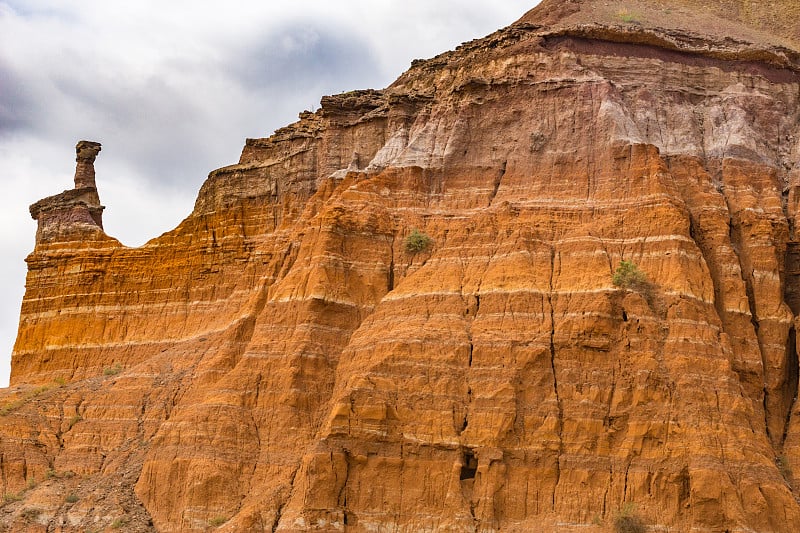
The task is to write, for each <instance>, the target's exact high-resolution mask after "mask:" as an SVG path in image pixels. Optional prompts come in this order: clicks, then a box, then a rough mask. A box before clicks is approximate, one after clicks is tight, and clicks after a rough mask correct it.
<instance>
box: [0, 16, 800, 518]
mask: <svg viewBox="0 0 800 533" xmlns="http://www.w3.org/2000/svg"><path fill="white" fill-rule="evenodd" d="M551 3H552V2H551ZM611 3H612V4H613V2H611ZM545 4H546V5H545V6H544V7H543V8H540V9H539V11H534V12H532V13H529V14H528V15H526V17H524V18H523V19H522V20H521V21H520V22H518V23H517V24H515V25H512V26H511V27H509V28H506V29H504V30H500V31H498V32H497V33H495V34H493V35H491V36H489V37H487V38H484V39H480V40H477V41H473V42H471V43H467V44H465V45H463V46H461V47H460V48H459V49H457V50H456V51H454V52H449V53H446V54H443V55H441V56H438V57H436V58H434V59H431V60H429V61H419V62H415V63H414V64H413V65H412V68H411V69H410V70H409V71H408V72H407V73H405V74H404V75H403V76H401V77H400V78H399V79H398V81H397V82H395V83H394V84H393V85H392V86H390V87H389V88H387V89H385V90H383V91H355V92H352V93H345V94H341V95H337V96H330V97H325V98H323V100H322V106H321V109H320V110H319V111H317V112H315V113H304V114H302V115H301V117H300V120H299V122H297V123H295V124H293V125H291V126H289V127H287V128H284V129H282V130H279V131H278V132H276V133H275V134H274V135H273V136H272V137H270V138H268V139H249V140H248V141H247V143H246V145H245V147H244V150H243V152H242V157H241V159H240V161H239V163H238V164H236V165H232V166H230V167H225V168H222V169H219V170H216V171H214V172H212V173H211V175H210V176H209V178H208V180H207V182H206V183H205V184H204V186H203V188H202V189H201V191H200V193H199V195H198V199H197V203H196V205H195V209H194V211H193V212H192V214H191V215H190V216H189V217H188V218H187V219H186V220H184V222H183V223H181V225H180V226H178V227H177V228H176V229H175V230H173V231H171V232H169V233H166V234H164V235H162V236H161V237H159V238H157V239H154V240H152V241H150V242H148V243H147V244H146V245H144V246H143V247H141V248H137V249H131V248H126V247H123V246H122V245H120V244H119V243H118V242H117V241H116V240H114V239H112V238H110V237H107V236H106V235H105V234H104V233H103V232H102V227H101V224H100V221H99V218H98V219H97V220H95V219H93V218H92V217H91V216H89V218H86V217H85V216H72V215H70V213H73V212H77V211H80V212H81V213H84V212H85V213H90V212H96V213H99V211H97V209H99V208H100V207H99V199H97V200H96V201H95V199H96V198H97V190H96V188H94V187H95V185H94V184H93V183H88V181H87V179H86V178H85V176H88V169H87V168H86V167H81V162H80V160H79V168H78V173H76V189H75V191H77V192H75V191H67V192H65V193H63V194H62V195H59V196H57V197H52V198H50V199H46V200H43V201H42V202H39V203H38V204H36V206H38V207H37V208H36V209H32V214H33V215H34V217H35V218H37V220H38V222H39V231H38V233H37V244H36V249H35V250H34V252H33V253H32V254H31V255H30V257H29V258H28V264H29V275H28V282H27V292H26V295H25V300H24V302H23V307H22V315H21V320H20V330H19V336H18V339H17V344H16V347H15V352H14V359H13V369H12V388H11V389H9V390H7V391H3V392H2V393H0V400H1V401H2V402H3V404H2V410H1V411H0V415H2V416H0V473H2V476H1V477H0V489H2V491H3V492H4V493H5V494H6V503H5V507H4V508H3V509H2V510H1V511H2V514H0V522H2V524H3V525H4V526H6V528H7V529H9V530H13V531H20V530H30V531H37V530H41V531H45V530H56V531H79V530H83V528H85V527H87V526H88V525H95V526H97V525H100V526H107V527H113V526H115V524H127V525H126V527H128V528H130V529H131V530H150V529H157V530H158V531H165V532H168V531H202V530H205V529H207V528H210V527H219V529H220V530H226V531H308V530H319V531H334V530H344V531H409V532H410V531H504V532H505V531H609V530H612V529H613V528H614V527H615V525H614V524H615V521H617V520H621V519H630V520H631V521H635V520H640V521H641V522H642V523H644V524H647V525H648V526H652V527H654V528H657V529H658V528H661V529H658V530H662V529H663V530H666V528H672V529H671V530H676V531H689V530H692V531H709V532H711V531H726V530H727V531H775V532H787V533H788V532H792V531H798V530H800V505H798V500H797V496H800V493H799V492H798V490H800V485H798V483H799V482H800V476H797V477H796V476H795V474H794V472H798V473H800V406H798V405H797V402H796V396H797V387H798V356H797V348H796V341H795V339H796V334H795V329H796V327H797V313H798V312H800V244H799V243H798V242H796V240H795V239H796V237H795V219H796V217H797V205H798V190H799V189H798V187H800V168H798V161H800V146H798V141H799V140H800V131H798V129H799V128H800V120H798V119H799V118H800V116H799V115H798V113H800V101H799V100H800V64H798V62H797V58H798V55H797V52H794V51H793V50H794V48H792V46H793V45H792V44H791V43H792V42H793V41H792V39H793V38H794V37H795V34H793V33H792V31H793V30H791V28H790V29H789V30H786V31H785V32H783V33H782V34H780V36H779V37H776V39H777V40H776V41H760V40H758V39H756V38H753V40H751V41H748V40H746V37H747V36H748V34H747V31H745V30H746V28H750V27H751V26H748V25H747V23H749V22H750V21H749V19H747V18H746V17H745V18H741V17H740V20H739V22H736V25H733V22H730V24H732V25H733V26H731V27H732V28H733V29H734V30H735V31H736V35H737V38H736V39H728V40H720V39H717V38H715V37H714V36H713V35H712V36H710V37H706V38H705V39H706V40H705V41H702V42H701V41H698V38H697V35H696V34H695V33H689V32H686V31H683V30H681V29H680V27H677V26H675V25H673V26H669V27H666V29H665V28H659V27H655V26H648V25H646V24H636V23H634V21H629V20H627V18H628V14H620V15H619V17H620V19H619V20H618V21H617V22H616V23H610V22H608V21H605V22H603V21H601V22H603V23H594V24H591V25H587V24H583V23H581V21H580V20H578V19H576V20H577V21H575V20H573V19H575V17H578V15H576V13H578V14H580V12H581V11H580V10H581V9H582V8H586V9H588V8H589V7H597V6H599V5H600V3H597V2H584V3H581V2H566V3H564V5H567V7H570V6H572V7H570V9H572V10H571V11H570V10H569V9H568V10H567V11H568V12H567V13H566V14H565V13H560V14H559V13H555V14H556V15H558V16H560V17H561V18H559V19H557V20H555V21H553V20H549V18H553V16H555V15H554V14H553V12H551V11H547V9H548V3H547V2H546V3H545ZM606 4H608V3H606ZM653 4H654V5H655V3H653ZM665 4H669V3H668V2H665ZM676 4H679V5H678V7H677V8H680V9H689V8H688V7H686V6H690V7H691V2H681V3H676ZM648 5H649V4H648ZM659 5H660V4H659ZM550 7H552V6H550ZM612 7H613V6H612ZM573 8H574V9H573ZM677 8H676V9H677ZM647 9H650V10H652V9H656V8H655V7H653V6H650V7H648V8H647ZM664 9H667V8H664ZM650 14H651V12H650V11H646V12H645V15H647V16H650ZM631 16H633V15H631ZM714 16H720V15H719V13H717V14H715V15H714ZM548 17H549V18H548ZM569 17H572V18H569ZM715 20H717V19H715ZM719 20H722V19H719ZM742 20H743V21H744V22H742ZM761 22H762V23H763V21H761ZM760 24H761V23H760ZM764 24H766V23H763V24H761V25H760V26H758V29H757V31H758V32H764V31H765V27H764ZM742 28H745V29H742ZM716 29H717V30H719V28H716ZM723 30H724V28H723ZM753 31H756V30H753ZM79 146H80V145H79ZM98 149H99V146H98ZM95 155H96V152H95ZM79 156H80V152H79ZM81 168H83V170H81ZM77 174H81V176H82V178H81V179H80V180H78V176H77ZM92 175H93V170H92ZM79 181H80V183H79ZM100 184H101V186H102V177H101V178H100ZM84 189H85V190H84ZM81 191H84V192H81ZM88 193H91V194H93V195H94V196H91V197H87V196H85V194H88ZM87 198H88V199H87ZM36 206H35V207H36ZM92 209H94V211H92ZM48 213H62V214H63V216H62V215H58V216H48V215H47V214H48ZM93 220H95V221H94V223H93V222H92V221H93ZM414 229H417V230H418V231H420V232H422V233H424V234H426V235H428V236H429V237H430V238H431V245H430V246H429V247H427V248H424V249H422V250H420V251H410V250H409V249H408V248H407V247H406V238H407V236H408V235H409V234H411V232H412V230H414ZM798 240H800V239H798ZM623 260H624V261H630V262H633V263H634V264H635V265H636V266H637V267H638V269H639V270H641V272H643V273H644V274H645V275H646V277H647V279H648V280H649V281H648V282H647V283H646V284H644V285H637V286H636V287H634V288H633V289H629V288H625V287H619V286H616V285H615V284H614V283H613V282H612V278H613V274H614V271H615V269H616V268H617V265H619V263H620V261H623ZM48 527H50V528H51V529H47V528H48ZM52 528H54V529H52ZM654 530H656V529H654Z"/></svg>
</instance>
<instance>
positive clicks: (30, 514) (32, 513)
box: [21, 507, 42, 520]
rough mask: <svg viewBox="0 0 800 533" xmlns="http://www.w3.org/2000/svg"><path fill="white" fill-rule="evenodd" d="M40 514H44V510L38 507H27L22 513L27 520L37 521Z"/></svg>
mask: <svg viewBox="0 0 800 533" xmlns="http://www.w3.org/2000/svg"><path fill="white" fill-rule="evenodd" d="M40 514H42V510H41V509H39V508H38V507H26V508H25V509H23V510H22V513H21V515H22V518H24V519H25V520H36V519H37V518H39V515H40Z"/></svg>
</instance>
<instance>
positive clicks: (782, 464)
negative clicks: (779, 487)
mask: <svg viewBox="0 0 800 533" xmlns="http://www.w3.org/2000/svg"><path fill="white" fill-rule="evenodd" d="M775 465H776V466H777V467H778V471H780V473H781V475H782V476H783V477H784V478H785V479H787V480H789V479H791V478H792V477H794V474H793V473H792V465H790V464H789V458H788V457H786V456H785V455H779V456H778V457H776V458H775Z"/></svg>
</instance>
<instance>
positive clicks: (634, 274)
mask: <svg viewBox="0 0 800 533" xmlns="http://www.w3.org/2000/svg"><path fill="white" fill-rule="evenodd" d="M611 282H612V283H614V285H615V286H617V287H620V288H621V289H629V290H632V291H636V292H641V293H644V292H649V291H651V290H652V285H651V283H650V281H649V280H648V279H647V276H645V275H644V272H642V271H641V270H639V267H638V266H636V263H634V262H633V261H620V262H619V266H618V267H617V270H616V271H615V272H614V275H613V276H612V277H611Z"/></svg>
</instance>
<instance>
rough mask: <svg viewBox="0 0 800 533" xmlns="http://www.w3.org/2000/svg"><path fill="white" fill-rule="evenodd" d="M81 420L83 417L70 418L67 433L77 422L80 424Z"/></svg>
mask: <svg viewBox="0 0 800 533" xmlns="http://www.w3.org/2000/svg"><path fill="white" fill-rule="evenodd" d="M81 420H83V417H82V416H81V415H75V416H73V417H72V418H70V419H69V426H68V427H67V431H69V430H70V429H72V427H73V426H74V425H75V424H77V423H78V422H80V421H81Z"/></svg>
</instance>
